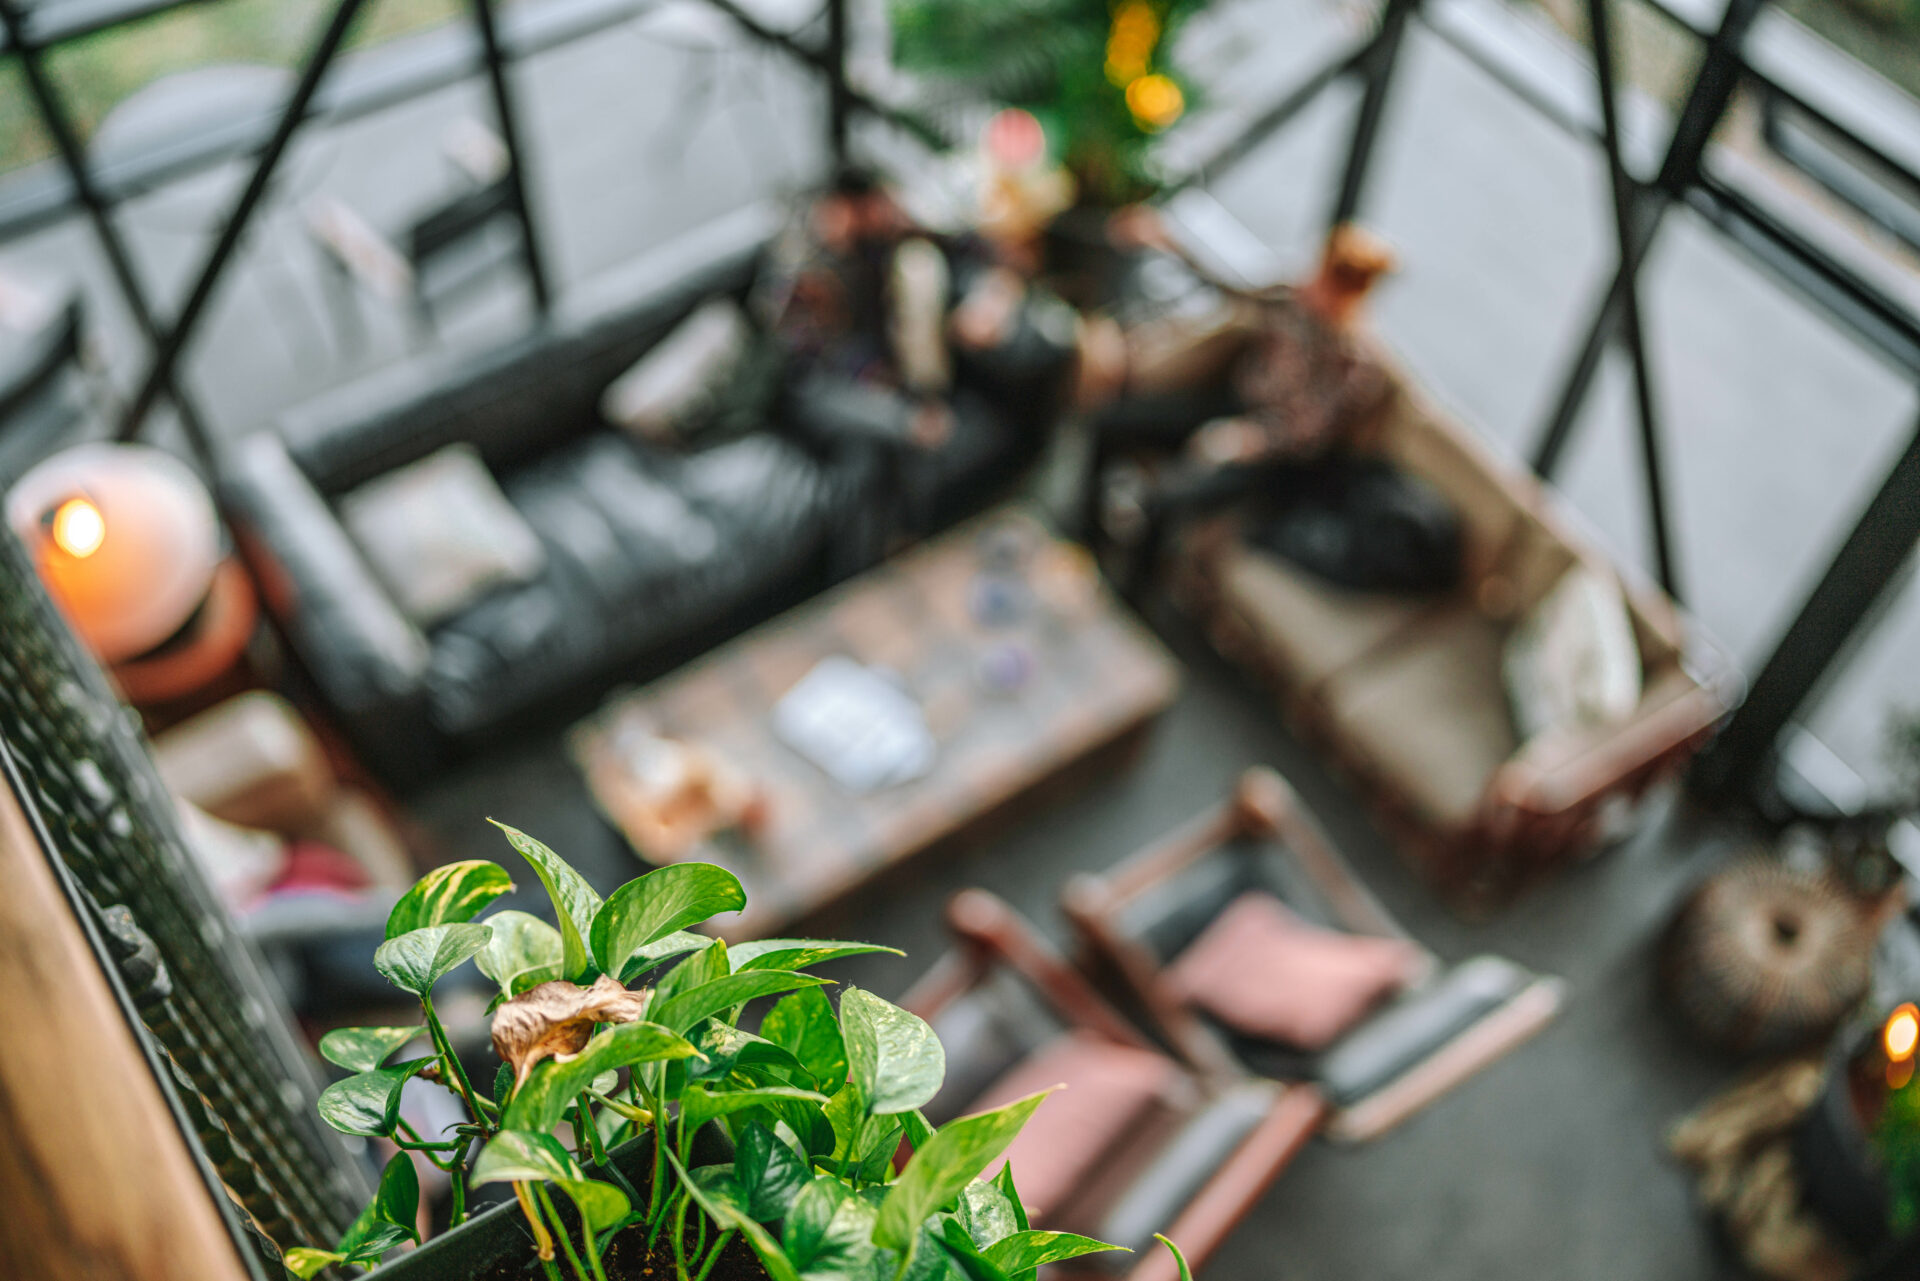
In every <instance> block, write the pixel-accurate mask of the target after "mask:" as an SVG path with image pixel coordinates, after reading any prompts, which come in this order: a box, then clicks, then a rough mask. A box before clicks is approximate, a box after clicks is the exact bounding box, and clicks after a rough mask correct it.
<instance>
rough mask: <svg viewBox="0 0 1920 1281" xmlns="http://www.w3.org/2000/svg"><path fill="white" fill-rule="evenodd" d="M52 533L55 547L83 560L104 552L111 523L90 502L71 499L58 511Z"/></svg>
mask: <svg viewBox="0 0 1920 1281" xmlns="http://www.w3.org/2000/svg"><path fill="white" fill-rule="evenodd" d="M50 532H51V533H52V535H53V542H54V546H56V547H58V548H59V549H60V550H61V551H63V552H65V553H66V554H67V555H69V556H72V557H74V558H75V559H76V560H81V559H85V558H86V557H88V556H91V555H93V554H94V553H95V552H97V551H99V550H100V544H101V543H103V542H105V541H106V538H107V522H106V520H105V519H104V518H102V516H101V515H100V509H99V508H98V507H95V506H94V505H93V504H92V503H90V502H88V501H87V500H86V499H84V498H69V499H68V500H67V501H66V502H64V503H61V504H60V506H59V507H57V508H56V509H54V513H53V522H52V528H51V531H50Z"/></svg>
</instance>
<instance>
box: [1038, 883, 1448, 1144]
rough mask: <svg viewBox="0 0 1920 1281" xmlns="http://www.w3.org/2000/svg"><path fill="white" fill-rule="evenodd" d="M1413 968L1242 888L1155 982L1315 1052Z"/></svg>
mask: <svg viewBox="0 0 1920 1281" xmlns="http://www.w3.org/2000/svg"><path fill="white" fill-rule="evenodd" d="M1419 965H1420V952H1419V949H1417V948H1415V947H1414V946H1413V944H1411V943H1408V942H1406V941H1405V940H1403V939H1390V938H1374V937H1371V936H1367V935H1360V934H1341V933H1338V932H1336V931H1334V930H1328V929H1322V928H1321V927H1320V926H1318V925H1314V924H1312V923H1310V922H1308V921H1303V920H1301V919H1300V918H1299V917H1298V916H1295V915H1294V914H1293V913H1292V912H1290V911H1288V910H1287V907H1286V905H1285V904H1284V903H1282V902H1281V901H1280V900H1279V899H1277V898H1275V897H1274V896H1273V895H1271V894H1268V893H1265V892H1264V891H1260V890H1248V891H1247V892H1246V893H1244V894H1242V895H1241V896H1240V897H1239V898H1237V899H1235V900H1234V901H1233V902H1232V903H1230V904H1229V905H1228V906H1227V910H1226V911H1224V912H1222V913H1221V914H1220V915H1219V916H1218V917H1217V918H1215V920H1214V921H1213V923H1212V924H1211V925H1209V926H1207V928H1206V929H1205V930H1204V931H1202V932H1201V935H1200V937H1199V938H1197V939H1195V940H1194V942H1193V944H1192V946H1190V947H1188V948H1187V950H1186V951H1184V952H1182V953H1181V954H1180V955H1179V957H1177V958H1176V959H1175V960H1174V963H1173V964H1172V965H1171V966H1169V967H1168V968H1167V972H1166V977H1165V979H1164V981H1165V983H1166V984H1167V987H1168V991H1169V993H1170V994H1171V995H1172V996H1173V998H1174V999H1175V1000H1178V1001H1181V1002H1183V1003H1185V1004H1188V1005H1192V1006H1195V1007H1197V1008H1198V1009H1201V1010H1203V1011H1205V1012H1206V1013H1208V1014H1211V1015H1212V1016H1213V1017H1214V1018H1216V1019H1218V1020H1220V1021H1221V1022H1222V1023H1224V1024H1226V1025H1227V1026H1228V1027H1230V1028H1232V1029H1233V1030H1234V1031H1236V1032H1239V1033H1242V1034H1243V1035H1246V1036H1253V1037H1258V1038H1260V1039H1261V1040H1264V1041H1274V1042H1277V1043H1279V1044H1282V1045H1291V1046H1294V1047H1296V1048H1298V1049H1302V1050H1320V1049H1324V1048H1326V1046H1327V1045H1329V1044H1330V1043H1332V1041H1333V1040H1334V1039H1335V1038H1336V1037H1338V1036H1339V1035H1340V1034H1341V1033H1342V1032H1345V1031H1346V1030H1347V1029H1348V1028H1350V1027H1352V1026H1353V1025H1354V1024H1355V1023H1357V1022H1359V1021H1360V1019H1361V1018H1362V1017H1363V1016H1364V1015H1365V1014H1366V1013H1367V1011H1368V1010H1371V1009H1372V1008H1373V1007H1374V1006H1375V1005H1377V1004H1379V1002H1381V1001H1382V1000H1384V999H1385V998H1386V997H1388V996H1390V995H1392V994H1393V993H1394V992H1396V991H1398V990H1399V989H1400V988H1402V987H1404V986H1405V985H1406V984H1407V982H1408V981H1409V980H1411V979H1412V978H1413V976H1414V975H1415V973H1416V972H1417V971H1418V967H1419ZM1016 1173H1017V1171H1016Z"/></svg>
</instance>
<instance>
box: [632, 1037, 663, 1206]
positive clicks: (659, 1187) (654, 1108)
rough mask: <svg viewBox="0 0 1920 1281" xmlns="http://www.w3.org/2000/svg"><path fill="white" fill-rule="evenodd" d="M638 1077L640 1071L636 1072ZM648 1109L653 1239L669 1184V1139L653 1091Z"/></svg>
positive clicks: (648, 1097)
mask: <svg viewBox="0 0 1920 1281" xmlns="http://www.w3.org/2000/svg"><path fill="white" fill-rule="evenodd" d="M634 1075H635V1076H636V1077H638V1076H639V1073H638V1072H636V1073H635V1074H634ZM647 1111H649V1112H651V1113H653V1186H652V1187H651V1188H649V1189H648V1190H647V1224H648V1228H649V1231H648V1234H647V1235H648V1238H649V1240H651V1238H652V1235H653V1233H654V1232H655V1231H658V1227H657V1226H656V1225H655V1224H654V1216H655V1215H657V1214H659V1213H660V1209H661V1206H662V1204H663V1202H662V1201H661V1199H660V1198H661V1196H662V1195H663V1194H664V1193H663V1190H664V1189H665V1187H666V1184H667V1150H666V1148H665V1146H663V1145H664V1144H665V1143H666V1141H667V1130H666V1126H665V1125H663V1124H662V1122H663V1121H664V1120H665V1117H666V1114H665V1112H664V1111H663V1110H662V1106H661V1103H660V1099H659V1097H658V1096H656V1095H655V1094H654V1093H653V1092H652V1091H648V1093H647Z"/></svg>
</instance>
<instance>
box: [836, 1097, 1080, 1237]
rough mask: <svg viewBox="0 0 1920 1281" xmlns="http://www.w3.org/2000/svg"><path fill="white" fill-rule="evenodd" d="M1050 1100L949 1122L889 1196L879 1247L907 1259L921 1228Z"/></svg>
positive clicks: (878, 1228) (1020, 1102) (1021, 1102)
mask: <svg viewBox="0 0 1920 1281" xmlns="http://www.w3.org/2000/svg"><path fill="white" fill-rule="evenodd" d="M1047 1094H1048V1091H1045V1090H1042V1091H1040V1092H1038V1093H1035V1094H1029V1095H1028V1096H1027V1097H1025V1098H1023V1099H1017V1100H1015V1101H1014V1102H1012V1103H1009V1104H1007V1105H1006V1106H1005V1107H1003V1108H996V1109H994V1110H993V1111H991V1112H982V1113H979V1114H977V1115H974V1116H963V1117H961V1118H960V1119H959V1120H957V1121H949V1122H948V1123H947V1124H946V1125H944V1126H942V1127H941V1128H940V1129H938V1130H936V1131H935V1132H934V1135H933V1138H932V1139H931V1140H929V1141H928V1143H927V1145H926V1146H925V1147H923V1148H921V1149H920V1150H919V1151H917V1152H915V1153H914V1154H913V1159H912V1160H910V1161H908V1162H907V1168H906V1169H905V1170H903V1171H901V1173H900V1178H899V1180H898V1181H897V1182H896V1183H894V1185H893V1186H892V1187H891V1188H889V1189H888V1190H887V1195H886V1200H885V1201H883V1202H881V1205H880V1218H879V1221H878V1222H877V1223H876V1224H875V1225H874V1230H873V1239H874V1242H875V1244H877V1245H882V1246H885V1247H887V1248H888V1249H891V1250H899V1251H901V1252H903V1253H904V1252H906V1251H908V1250H910V1249H911V1248H912V1247H913V1244H914V1239H915V1234H916V1233H917V1232H918V1231H919V1228H920V1225H921V1224H923V1223H925V1222H926V1221H927V1219H928V1218H929V1217H931V1216H932V1214H933V1213H934V1212H935V1211H936V1210H939V1209H940V1208H942V1207H943V1206H945V1205H946V1204H947V1203H948V1202H950V1201H952V1200H953V1199H954V1198H956V1197H957V1196H959V1195H960V1192H961V1190H962V1189H964V1188H965V1187H966V1186H967V1184H969V1183H971V1182H973V1180H974V1179H975V1178H976V1177H977V1176H978V1175H979V1174H980V1173H981V1171H983V1170H985V1169H986V1168H987V1166H988V1164H990V1163H991V1162H992V1161H993V1159H994V1158H995V1157H997V1156H999V1155H1000V1154H1001V1153H1002V1152H1004V1151H1006V1148H1007V1145H1008V1144H1009V1143H1011V1142H1013V1137H1014V1135H1016V1134H1018V1133H1019V1132H1020V1127H1021V1126H1023V1125H1025V1124H1026V1123H1027V1118H1028V1117H1030V1116H1032V1115H1033V1110H1034V1109H1035V1108H1037V1107H1039V1106H1040V1103H1041V1101H1042V1100H1043V1099H1045V1098H1046V1097H1047Z"/></svg>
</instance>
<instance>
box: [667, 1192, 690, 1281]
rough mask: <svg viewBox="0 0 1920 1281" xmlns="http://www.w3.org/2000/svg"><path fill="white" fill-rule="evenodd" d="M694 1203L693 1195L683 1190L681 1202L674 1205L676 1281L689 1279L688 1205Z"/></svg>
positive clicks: (674, 1267)
mask: <svg viewBox="0 0 1920 1281" xmlns="http://www.w3.org/2000/svg"><path fill="white" fill-rule="evenodd" d="M692 1204H693V1197H692V1196H690V1195H689V1194H687V1193H685V1192H682V1193H681V1194H680V1200H679V1202H678V1203H677V1204H676V1205H675V1206H674V1213H673V1215H672V1216H671V1217H672V1219H673V1229H672V1231H673V1275H674V1277H675V1281H688V1277H687V1207H688V1206H689V1205H692Z"/></svg>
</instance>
